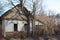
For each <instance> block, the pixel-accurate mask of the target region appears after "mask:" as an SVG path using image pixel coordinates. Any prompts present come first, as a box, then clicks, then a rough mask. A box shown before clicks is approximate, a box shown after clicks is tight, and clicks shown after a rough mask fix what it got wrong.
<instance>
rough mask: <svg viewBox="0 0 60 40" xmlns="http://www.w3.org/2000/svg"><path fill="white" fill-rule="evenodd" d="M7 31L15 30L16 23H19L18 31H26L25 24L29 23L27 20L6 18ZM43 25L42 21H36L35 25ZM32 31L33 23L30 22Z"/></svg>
mask: <svg viewBox="0 0 60 40" xmlns="http://www.w3.org/2000/svg"><path fill="white" fill-rule="evenodd" d="M4 24H5V32H14V24H18V31H24V30H25V29H24V24H27V22H26V21H19V20H4ZM38 24H39V25H43V24H42V23H40V22H38V21H35V25H38ZM30 31H32V23H30Z"/></svg>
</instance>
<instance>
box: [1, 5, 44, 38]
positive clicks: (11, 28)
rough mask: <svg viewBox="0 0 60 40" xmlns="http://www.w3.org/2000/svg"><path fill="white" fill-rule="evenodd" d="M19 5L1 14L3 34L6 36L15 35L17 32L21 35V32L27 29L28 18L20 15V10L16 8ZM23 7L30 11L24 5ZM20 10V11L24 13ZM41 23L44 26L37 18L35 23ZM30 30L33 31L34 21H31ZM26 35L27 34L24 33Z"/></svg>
mask: <svg viewBox="0 0 60 40" xmlns="http://www.w3.org/2000/svg"><path fill="white" fill-rule="evenodd" d="M18 7H19V6H18V5H17V6H15V7H14V8H12V9H10V10H8V11H7V12H6V13H4V14H3V15H2V16H1V20H2V22H1V23H2V24H1V25H2V35H3V36H4V37H6V36H14V35H16V34H18V35H17V36H19V35H20V34H21V33H20V32H25V31H26V28H25V27H26V24H27V22H26V20H27V18H26V17H25V16H24V15H20V14H19V13H18V11H17V10H16V8H18ZM23 9H24V10H25V11H26V12H27V13H28V10H27V9H26V8H25V7H23ZM22 12H23V11H22ZM22 12H21V11H20V13H22ZM38 23H39V25H41V27H42V26H43V24H42V22H39V21H38V20H36V22H35V25H38ZM30 31H32V23H31V22H30ZM23 35H25V34H23Z"/></svg>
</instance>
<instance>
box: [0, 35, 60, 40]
mask: <svg viewBox="0 0 60 40" xmlns="http://www.w3.org/2000/svg"><path fill="white" fill-rule="evenodd" d="M1 40H60V35H56V36H46V35H44V36H40V37H39V39H38V38H34V39H33V38H24V39H21V38H10V39H5V38H2V39H1Z"/></svg>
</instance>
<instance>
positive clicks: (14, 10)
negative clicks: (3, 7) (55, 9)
mask: <svg viewBox="0 0 60 40" xmlns="http://www.w3.org/2000/svg"><path fill="white" fill-rule="evenodd" d="M20 6H21V5H20V4H18V5H16V6H15V7H13V8H12V9H10V10H8V11H7V12H5V13H4V14H3V15H2V16H1V18H2V19H4V16H6V17H7V15H8V14H9V13H10V12H11V13H12V12H13V13H12V14H14V13H15V12H17V10H16V8H18V7H20ZM23 10H24V11H25V12H26V13H27V12H28V10H27V9H26V8H25V7H24V6H23ZM12 14H10V16H11V15H12ZM17 15H18V14H17ZM17 15H15V16H17ZM10 16H8V17H9V18H10ZM8 17H7V18H8ZM9 18H8V19H9ZM16 18H18V19H26V17H25V16H24V15H20V17H19V15H18V17H16ZM16 18H15V19H16ZM12 19H13V17H12Z"/></svg>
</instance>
